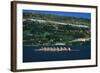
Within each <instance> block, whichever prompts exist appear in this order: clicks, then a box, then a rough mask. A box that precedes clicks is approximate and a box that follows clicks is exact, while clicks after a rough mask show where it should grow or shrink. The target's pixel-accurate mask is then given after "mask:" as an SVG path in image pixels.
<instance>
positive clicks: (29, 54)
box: [23, 45, 91, 62]
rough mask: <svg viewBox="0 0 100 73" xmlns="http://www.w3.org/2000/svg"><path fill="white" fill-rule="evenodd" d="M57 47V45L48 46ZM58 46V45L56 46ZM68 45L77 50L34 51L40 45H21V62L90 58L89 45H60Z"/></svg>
mask: <svg viewBox="0 0 100 73" xmlns="http://www.w3.org/2000/svg"><path fill="white" fill-rule="evenodd" d="M48 47H57V46H48ZM58 47H60V46H58ZM62 47H66V48H68V47H70V48H71V49H73V50H79V51H70V52H68V51H65V52H64V51H63V52H43V51H36V49H39V48H40V47H34V46H23V62H40V61H41V62H42V61H61V60H62V61H63V60H81V59H90V58H91V47H90V45H80V46H79V45H73V46H62Z"/></svg>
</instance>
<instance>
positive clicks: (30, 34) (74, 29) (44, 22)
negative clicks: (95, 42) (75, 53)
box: [23, 12, 91, 45]
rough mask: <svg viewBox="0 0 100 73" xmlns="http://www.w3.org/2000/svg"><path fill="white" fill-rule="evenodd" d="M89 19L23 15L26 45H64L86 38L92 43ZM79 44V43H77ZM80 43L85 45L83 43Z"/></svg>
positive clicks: (37, 14)
mask: <svg viewBox="0 0 100 73" xmlns="http://www.w3.org/2000/svg"><path fill="white" fill-rule="evenodd" d="M90 22H91V21H90V20H89V19H83V18H76V17H68V16H58V15H50V14H39V13H30V12H24V13H23V43H24V45H57V43H62V44H64V45H70V44H73V40H76V39H80V38H84V39H89V40H86V41H85V42H89V41H90V24H91V23H90ZM77 42H78V41H77ZM74 43H75V42H74ZM80 43H83V42H82V41H81V42H80V41H79V43H78V44H80Z"/></svg>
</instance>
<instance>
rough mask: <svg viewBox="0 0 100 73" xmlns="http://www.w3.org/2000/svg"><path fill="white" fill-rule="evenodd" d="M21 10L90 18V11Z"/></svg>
mask: <svg viewBox="0 0 100 73" xmlns="http://www.w3.org/2000/svg"><path fill="white" fill-rule="evenodd" d="M23 12H32V13H41V14H52V15H59V16H70V17H72V16H73V17H78V18H85V19H91V13H82V12H61V11H42V10H23Z"/></svg>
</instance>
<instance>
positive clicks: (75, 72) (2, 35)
mask: <svg viewBox="0 0 100 73" xmlns="http://www.w3.org/2000/svg"><path fill="white" fill-rule="evenodd" d="M10 1H11V0H0V73H12V72H11V71H10V8H11V7H10ZM27 1H28V0H27ZM30 1H39V2H54V3H67V4H84V5H99V4H100V1H99V0H30ZM99 8H100V5H99ZM99 13H100V10H99ZM98 16H100V14H99V15H98ZM98 19H99V18H98ZM99 23H100V21H99ZM98 28H99V30H98V31H100V25H98ZM98 37H100V33H99V34H98ZM99 40H100V38H99V39H98V43H100V41H99ZM98 46H99V45H98ZM99 47H100V46H99ZM98 50H99V48H98ZM98 52H100V50H99V51H98ZM99 55H100V54H99ZM99 61H100V57H99ZM99 64H100V62H99ZM41 72H42V73H52V72H57V73H66V72H67V73H87V72H89V73H99V72H100V65H99V67H92V68H77V69H62V70H47V71H35V72H34V73H41ZM22 73H23V72H22ZM26 73H33V72H26Z"/></svg>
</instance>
